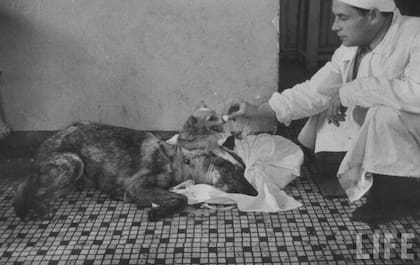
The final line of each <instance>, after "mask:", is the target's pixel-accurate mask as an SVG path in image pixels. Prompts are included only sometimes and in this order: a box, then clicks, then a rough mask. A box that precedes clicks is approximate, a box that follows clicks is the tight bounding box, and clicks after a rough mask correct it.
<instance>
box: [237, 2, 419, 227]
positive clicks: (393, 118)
mask: <svg viewBox="0 0 420 265" xmlns="http://www.w3.org/2000/svg"><path fill="white" fill-rule="evenodd" d="M332 12H333V13H334V15H335V21H334V24H333V26H332V30H333V31H335V32H336V33H337V35H338V37H339V38H340V40H341V42H342V45H341V47H339V48H338V49H337V50H336V51H335V52H334V54H333V56H332V58H331V61H329V62H328V63H327V64H326V65H325V66H323V67H322V68H321V69H320V70H319V71H318V72H317V73H316V74H315V75H314V76H313V77H312V78H311V79H310V80H308V81H306V82H304V83H302V84H298V85H296V86H294V87H292V88H290V89H286V90H285V91H283V92H282V93H277V92H276V93H274V94H273V95H272V96H271V98H270V100H269V101H268V102H267V103H265V104H262V105H260V106H255V105H252V104H250V103H248V102H245V101H238V102H236V103H233V104H236V105H238V106H239V107H238V111H237V112H235V113H233V114H231V115H230V116H229V118H235V117H238V116H244V117H255V116H267V115H271V116H274V115H275V116H276V117H277V120H278V121H279V122H282V123H284V124H289V123H290V122H291V121H292V120H296V119H301V118H304V117H310V119H309V120H308V122H307V123H306V125H305V127H304V128H303V129H302V131H301V132H300V135H299V138H298V139H299V141H300V142H301V143H302V144H303V145H304V146H306V147H309V148H311V149H314V152H315V154H316V155H317V154H331V153H334V154H336V155H337V156H338V157H340V159H339V160H338V163H339V167H338V165H337V167H338V172H337V176H338V180H339V182H340V183H341V186H342V187H343V189H344V190H345V192H346V194H347V196H348V197H349V199H350V201H356V200H359V199H360V198H361V197H362V196H363V195H364V194H365V193H367V192H368V191H369V193H368V196H367V202H366V203H365V204H364V205H363V206H361V207H360V208H358V209H357V210H356V211H355V212H353V220H357V221H365V222H369V223H378V222H383V221H386V220H388V219H389V217H395V216H400V215H402V214H406V213H408V212H410V213H411V210H415V208H412V207H410V206H414V207H415V206H420V72H419V69H420V18H414V17H406V16H402V15H401V14H400V12H399V10H398V8H397V7H396V5H395V3H394V1H393V0H371V1H365V0H333V2H332ZM319 157H320V156H319ZM324 157H325V156H324ZM342 157H344V159H342V160H341V158H342ZM317 162H318V163H320V165H319V166H320V167H322V162H323V161H319V160H318V161H317ZM334 175H335V174H334ZM418 208H420V207H418ZM403 209H405V210H407V211H403Z"/></svg>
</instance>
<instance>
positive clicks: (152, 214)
mask: <svg viewBox="0 0 420 265" xmlns="http://www.w3.org/2000/svg"><path fill="white" fill-rule="evenodd" d="M166 215H167V214H166V213H165V211H163V210H162V209H161V208H160V207H157V208H151V209H150V210H149V212H148V213H147V219H148V220H149V222H157V221H159V220H161V219H163V218H165V217H166Z"/></svg>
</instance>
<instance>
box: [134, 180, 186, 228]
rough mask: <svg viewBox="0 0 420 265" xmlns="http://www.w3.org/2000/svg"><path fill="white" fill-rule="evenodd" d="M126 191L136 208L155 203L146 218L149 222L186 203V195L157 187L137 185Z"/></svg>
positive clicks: (179, 208)
mask: <svg viewBox="0 0 420 265" xmlns="http://www.w3.org/2000/svg"><path fill="white" fill-rule="evenodd" d="M128 193H129V196H130V198H131V199H132V200H133V202H134V203H135V204H136V205H137V207H138V208H145V207H151V206H152V205H153V204H154V205H157V206H156V207H153V208H151V209H150V210H149V213H148V219H149V221H151V222H156V221H158V220H160V219H163V218H165V217H167V216H170V215H172V214H174V213H177V212H180V211H182V210H183V209H184V208H185V207H186V206H187V203H188V199H187V197H186V196H184V195H182V194H178V193H174V192H170V191H167V190H164V189H161V188H158V187H141V188H140V187H137V188H135V189H130V190H129V192H128Z"/></svg>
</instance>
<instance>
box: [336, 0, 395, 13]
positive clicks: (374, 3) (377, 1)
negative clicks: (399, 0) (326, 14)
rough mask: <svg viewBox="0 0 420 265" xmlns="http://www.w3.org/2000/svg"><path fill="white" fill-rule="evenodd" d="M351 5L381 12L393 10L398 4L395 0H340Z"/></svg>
mask: <svg viewBox="0 0 420 265" xmlns="http://www.w3.org/2000/svg"><path fill="white" fill-rule="evenodd" d="M339 1H341V2H343V3H346V4H349V5H351V6H355V7H360V8H363V9H369V10H371V9H378V10H379V11H381V12H393V11H394V10H395V9H396V8H397V6H396V5H395V1H394V0H339Z"/></svg>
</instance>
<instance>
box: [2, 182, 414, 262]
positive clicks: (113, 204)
mask: <svg viewBox="0 0 420 265" xmlns="http://www.w3.org/2000/svg"><path fill="white" fill-rule="evenodd" d="M14 184H15V182H14V181H11V180H10V179H9V180H6V179H1V180H0V190H1V191H0V216H1V217H0V264H420V259H419V257H420V240H419V239H420V234H419V233H420V221H419V219H420V218H413V217H410V218H403V219H401V220H397V221H394V222H392V223H390V224H387V225H381V226H379V227H374V228H372V227H369V226H367V225H365V224H362V223H353V222H351V221H349V216H350V213H351V212H352V211H353V210H354V209H355V208H356V207H357V206H358V205H359V204H360V203H357V204H355V205H349V203H348V202H347V201H346V200H345V199H332V200H325V199H323V198H322V197H321V196H320V195H319V192H318V189H317V187H316V186H315V185H314V184H313V183H312V181H310V180H309V179H308V178H306V177H305V176H303V177H301V178H299V179H298V180H297V181H295V182H293V183H292V184H290V185H289V186H288V187H287V192H288V194H290V195H293V196H294V197H295V198H296V199H298V200H299V201H301V202H302V203H303V204H304V206H303V207H301V208H299V209H296V210H293V211H288V212H281V213H243V212H239V211H238V210H237V209H229V210H225V209H218V210H210V209H207V208H199V207H197V208H192V207H191V208H190V209H188V210H187V211H186V212H185V213H183V214H181V215H176V216H174V217H172V218H168V219H165V220H163V221H160V222H156V223H150V222H147V218H146V217H147V215H146V211H145V210H138V209H136V207H135V206H133V205H131V204H129V203H124V202H117V201H112V200H110V199H109V198H107V197H106V196H105V195H102V194H100V193H99V192H97V191H95V190H86V191H82V192H76V193H74V194H72V195H70V196H67V197H65V198H63V199H60V200H58V201H57V202H56V203H55V204H54V208H55V209H56V210H57V211H56V213H55V215H54V217H53V218H52V220H43V221H42V220H29V221H27V222H26V223H23V222H21V221H20V220H19V219H18V218H17V217H16V216H15V214H14V212H13V209H12V207H11V199H12V196H13V189H14ZM386 235H390V236H393V237H394V239H392V240H391V243H393V244H394V245H395V246H394V248H392V249H391V250H390V254H389V255H388V254H387V253H384V249H386V247H385V246H384V245H382V243H381V244H379V245H380V247H379V248H375V247H374V236H378V237H379V242H383V239H384V238H385V236H386ZM410 236H412V237H414V238H409V237H410ZM402 237H404V238H408V240H407V242H408V243H409V244H411V246H410V245H409V247H408V251H407V252H408V254H409V255H413V256H414V257H410V256H408V257H407V258H408V259H402V256H401V250H402V249H404V248H402V246H401V245H402V244H401V242H402V241H403V240H402V239H401V238H402ZM357 238H360V239H361V241H360V243H359V244H358V243H357ZM356 248H360V249H361V251H362V254H364V255H368V257H365V259H358V257H357V255H356ZM375 249H379V252H378V254H377V255H376V256H374V255H375V254H374V252H375Z"/></svg>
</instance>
